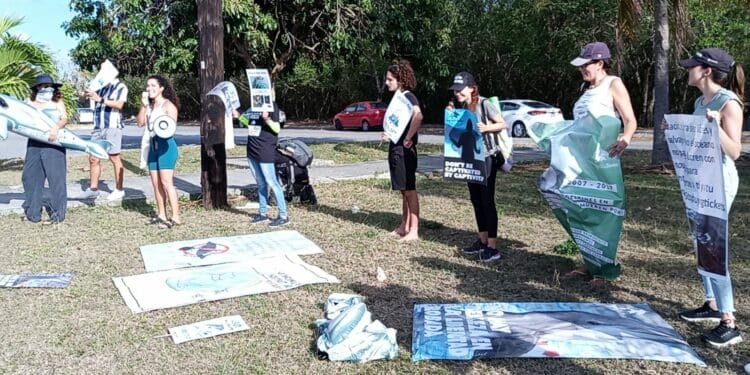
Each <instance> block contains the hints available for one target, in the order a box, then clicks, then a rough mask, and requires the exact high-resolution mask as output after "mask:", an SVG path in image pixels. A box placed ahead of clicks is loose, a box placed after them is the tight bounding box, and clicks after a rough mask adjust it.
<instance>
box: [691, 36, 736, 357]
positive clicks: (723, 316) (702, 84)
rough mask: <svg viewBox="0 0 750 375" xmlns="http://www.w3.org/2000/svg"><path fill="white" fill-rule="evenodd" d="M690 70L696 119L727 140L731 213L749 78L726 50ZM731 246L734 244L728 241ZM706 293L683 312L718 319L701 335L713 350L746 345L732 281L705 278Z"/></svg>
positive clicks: (709, 51)
mask: <svg viewBox="0 0 750 375" xmlns="http://www.w3.org/2000/svg"><path fill="white" fill-rule="evenodd" d="M680 66H682V67H683V68H685V69H687V71H688V84H689V85H690V86H693V87H697V88H698V89H699V90H700V91H701V94H702V95H701V96H700V97H699V98H698V99H697V100H696V101H695V105H694V107H695V109H694V111H693V114H694V115H705V116H706V117H707V118H708V120H709V121H711V122H714V123H716V124H717V129H718V131H719V140H720V142H721V150H722V153H723V157H722V172H723V175H724V195H725V197H726V207H727V215H728V214H729V210H730V209H731V207H732V203H733V202H734V198H735V196H736V195H737V189H738V186H739V177H738V175H737V168H736V167H735V165H734V160H737V158H739V157H740V154H741V152H742V142H741V139H742V100H743V97H744V93H745V74H744V71H743V69H742V66H741V65H740V64H737V63H735V61H734V59H733V58H732V56H730V55H729V54H728V53H726V51H724V50H722V49H720V48H705V49H702V50H700V51H699V52H697V53H696V54H695V55H693V57H691V58H689V59H687V60H682V61H680ZM727 243H728V240H727ZM702 278H703V286H704V288H705V291H706V295H705V303H704V304H703V306H701V307H699V308H697V309H694V310H689V311H684V312H682V313H680V318H682V319H684V320H687V321H690V322H697V321H714V322H716V321H718V322H719V325H718V326H716V328H714V329H713V330H711V331H710V332H708V333H705V334H703V336H702V337H701V338H702V339H703V341H705V342H707V343H708V344H709V345H711V346H713V347H717V348H720V347H724V346H727V345H733V344H737V343H739V342H741V341H742V336H740V331H739V329H738V328H737V326H736V325H735V323H734V298H733V296H732V281H731V279H730V278H729V273H727V275H726V277H724V278H721V279H719V278H713V277H709V276H705V274H704V275H703V276H702Z"/></svg>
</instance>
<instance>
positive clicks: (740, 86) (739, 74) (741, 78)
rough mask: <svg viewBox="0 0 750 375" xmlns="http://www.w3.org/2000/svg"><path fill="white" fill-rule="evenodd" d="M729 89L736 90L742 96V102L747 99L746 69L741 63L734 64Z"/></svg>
mask: <svg viewBox="0 0 750 375" xmlns="http://www.w3.org/2000/svg"><path fill="white" fill-rule="evenodd" d="M728 81H729V82H728V83H729V85H728V86H727V89H728V90H731V91H734V93H735V94H737V96H739V98H740V102H744V101H745V70H744V69H742V65H741V64H734V67H733V68H732V72H731V73H729V80H728Z"/></svg>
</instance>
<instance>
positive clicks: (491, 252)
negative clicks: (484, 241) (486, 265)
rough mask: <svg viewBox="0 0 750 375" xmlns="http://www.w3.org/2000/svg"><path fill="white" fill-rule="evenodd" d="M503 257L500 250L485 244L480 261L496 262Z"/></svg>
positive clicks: (480, 254)
mask: <svg viewBox="0 0 750 375" xmlns="http://www.w3.org/2000/svg"><path fill="white" fill-rule="evenodd" d="M502 258H503V255H502V254H500V251H499V250H497V249H493V248H491V247H487V246H485V247H484V249H482V252H481V253H479V261H480V262H494V261H498V260H500V259H502Z"/></svg>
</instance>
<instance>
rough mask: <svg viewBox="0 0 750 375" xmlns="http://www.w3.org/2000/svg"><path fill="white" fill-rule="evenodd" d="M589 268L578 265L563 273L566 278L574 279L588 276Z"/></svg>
mask: <svg viewBox="0 0 750 375" xmlns="http://www.w3.org/2000/svg"><path fill="white" fill-rule="evenodd" d="M588 276H589V269H588V268H587V267H586V266H580V267H578V268H576V269H574V270H572V271H570V272H568V273H566V274H565V278H566V279H574V278H579V277H588Z"/></svg>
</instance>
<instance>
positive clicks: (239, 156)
mask: <svg viewBox="0 0 750 375" xmlns="http://www.w3.org/2000/svg"><path fill="white" fill-rule="evenodd" d="M309 146H310V148H311V149H312V152H313V155H314V156H315V159H319V160H332V161H333V162H334V163H335V164H351V163H359V162H364V161H371V160H383V159H387V158H388V143H382V144H379V143H370V142H361V143H315V144H310V145H309ZM418 147H419V152H420V153H421V154H436V153H440V154H441V153H442V152H443V145H432V144H424V145H419V146H418ZM121 155H122V159H123V164H124V166H125V180H126V181H127V179H128V178H129V177H134V176H147V175H148V173H147V172H146V171H142V170H141V169H139V168H138V166H139V164H140V155H141V151H140V149H138V150H125V151H123V152H122V154H121ZM245 155H246V151H245V146H244V145H238V146H237V147H235V148H233V149H231V150H228V151H227V161H228V163H229V164H227V168H229V169H237V168H243V169H247V160H246V159H245ZM232 162H235V163H241V166H237V165H236V164H233V163H232ZM102 170H103V172H102V177H101V178H102V179H107V180H111V179H113V178H114V176H113V175H112V163H110V162H109V161H102ZM200 170H201V150H200V147H199V146H183V147H180V157H179V159H178V160H177V173H178V174H180V173H183V174H184V173H200ZM22 171H23V159H8V160H0V186H20V185H21V172H22ZM67 178H68V181H70V182H77V181H81V180H83V181H86V182H88V181H89V179H90V177H89V162H88V156H86V155H77V156H71V157H69V158H68V175H67ZM126 183H127V182H126Z"/></svg>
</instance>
